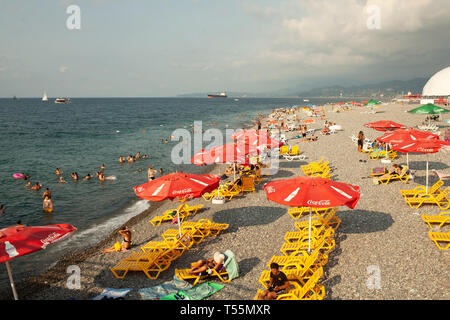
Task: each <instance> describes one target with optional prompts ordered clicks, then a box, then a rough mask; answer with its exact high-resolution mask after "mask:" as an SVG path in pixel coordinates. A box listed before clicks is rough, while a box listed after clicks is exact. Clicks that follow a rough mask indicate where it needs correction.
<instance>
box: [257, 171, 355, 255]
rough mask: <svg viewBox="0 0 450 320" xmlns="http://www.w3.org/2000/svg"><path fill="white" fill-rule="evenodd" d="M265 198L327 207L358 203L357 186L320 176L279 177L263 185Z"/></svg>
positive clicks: (290, 204) (300, 205)
mask: <svg viewBox="0 0 450 320" xmlns="http://www.w3.org/2000/svg"><path fill="white" fill-rule="evenodd" d="M264 190H265V191H266V195H267V199H268V200H271V201H274V202H277V203H281V204H284V205H288V206H291V207H310V211H311V208H312V207H314V208H328V207H337V206H343V205H345V206H347V207H349V208H350V209H353V208H355V206H356V204H357V203H358V200H359V197H360V192H359V187H358V186H354V185H351V184H347V183H342V182H336V181H332V180H329V179H325V178H320V177H303V176H299V177H296V178H293V179H281V180H276V181H272V182H269V183H267V184H265V185H264ZM309 235H310V239H309V245H308V250H309V249H310V245H311V212H310V215H309Z"/></svg>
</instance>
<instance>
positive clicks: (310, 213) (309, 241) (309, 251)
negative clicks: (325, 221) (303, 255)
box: [308, 207, 312, 253]
mask: <svg viewBox="0 0 450 320" xmlns="http://www.w3.org/2000/svg"><path fill="white" fill-rule="evenodd" d="M311 215H312V208H311V207H309V239H308V253H311Z"/></svg>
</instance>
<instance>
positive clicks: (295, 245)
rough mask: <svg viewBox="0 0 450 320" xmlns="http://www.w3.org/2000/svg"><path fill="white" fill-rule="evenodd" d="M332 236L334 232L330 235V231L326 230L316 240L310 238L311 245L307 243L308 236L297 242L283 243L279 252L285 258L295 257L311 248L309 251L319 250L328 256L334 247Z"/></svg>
mask: <svg viewBox="0 0 450 320" xmlns="http://www.w3.org/2000/svg"><path fill="white" fill-rule="evenodd" d="M333 236H334V232H333V233H331V229H327V231H326V232H325V233H324V234H323V235H322V236H319V237H318V238H314V237H313V236H311V243H309V237H308V236H307V237H305V238H302V239H301V240H300V241H297V242H285V243H283V245H282V246H281V249H280V251H281V252H282V253H283V254H284V255H285V256H290V255H297V254H298V253H299V251H306V250H307V249H308V247H309V246H311V250H321V252H322V253H324V254H326V255H328V253H329V252H330V251H331V250H332V249H333V248H334V246H335V245H336V242H335V240H334V238H333ZM322 250H324V251H322Z"/></svg>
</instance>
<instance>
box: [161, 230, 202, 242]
mask: <svg viewBox="0 0 450 320" xmlns="http://www.w3.org/2000/svg"><path fill="white" fill-rule="evenodd" d="M181 232H182V234H183V233H187V234H188V235H189V236H190V237H191V238H192V240H194V243H196V244H198V243H200V242H202V241H203V239H204V238H205V237H207V236H208V235H209V231H207V230H199V229H196V228H192V229H189V230H186V229H184V230H183V228H181ZM179 234H180V230H179V229H167V230H166V231H164V233H163V234H162V237H163V238H164V241H177V240H178V237H179Z"/></svg>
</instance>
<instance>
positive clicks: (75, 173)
mask: <svg viewBox="0 0 450 320" xmlns="http://www.w3.org/2000/svg"><path fill="white" fill-rule="evenodd" d="M71 176H72V179H73V180H75V181H77V180H78V173H77V172H72V174H71Z"/></svg>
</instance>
